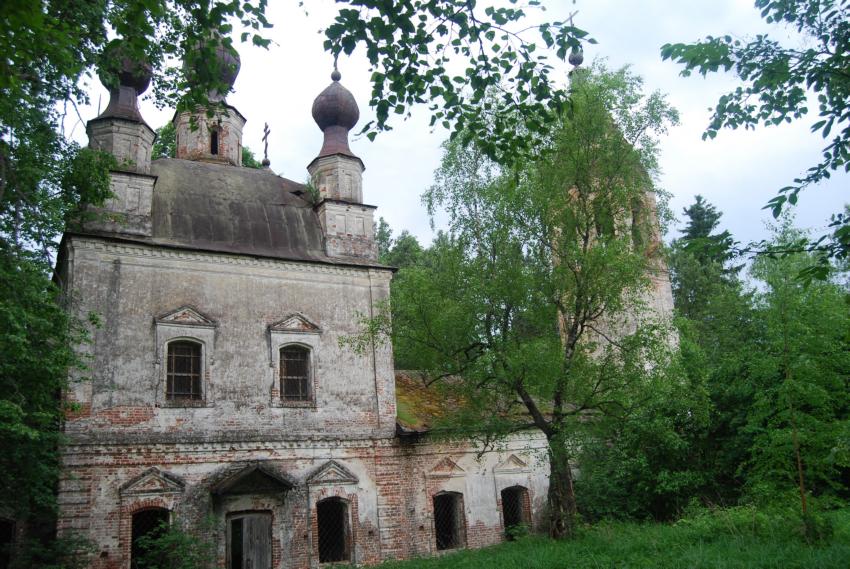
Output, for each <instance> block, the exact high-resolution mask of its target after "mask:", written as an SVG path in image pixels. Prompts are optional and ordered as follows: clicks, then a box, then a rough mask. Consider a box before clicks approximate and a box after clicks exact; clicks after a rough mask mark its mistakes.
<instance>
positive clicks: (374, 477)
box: [59, 433, 548, 569]
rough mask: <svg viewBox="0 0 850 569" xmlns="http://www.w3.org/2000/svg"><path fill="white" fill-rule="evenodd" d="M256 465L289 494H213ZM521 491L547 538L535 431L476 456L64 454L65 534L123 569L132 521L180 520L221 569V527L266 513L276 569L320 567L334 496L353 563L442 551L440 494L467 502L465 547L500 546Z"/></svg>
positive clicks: (256, 446) (153, 448)
mask: <svg viewBox="0 0 850 569" xmlns="http://www.w3.org/2000/svg"><path fill="white" fill-rule="evenodd" d="M258 464H261V465H263V468H264V469H265V470H266V471H268V472H273V473H275V474H276V475H278V476H280V477H281V478H282V479H285V480H287V481H289V482H290V483H291V484H292V488H291V489H289V490H287V491H281V492H272V493H269V492H261V493H257V494H247V495H246V494H238V495H233V496H217V495H216V494H215V488H216V487H217V485H219V484H220V483H221V481H222V480H225V479H227V478H228V477H229V476H231V475H232V474H233V473H238V472H239V471H240V470H244V469H246V468H250V467H251V466H252V465H258ZM517 485H519V486H522V487H524V488H526V489H527V490H528V497H529V503H528V506H529V508H530V510H531V514H532V519H533V522H534V526H535V527H536V529H542V522H543V520H542V518H543V514H544V505H545V501H546V490H547V487H548V465H547V461H546V456H545V440H544V439H543V437H542V436H540V435H538V434H534V433H526V434H523V435H517V436H515V437H513V438H512V439H511V440H509V441H507V442H505V443H503V444H502V445H501V446H500V447H499V448H498V449H496V450H494V451H491V452H488V453H485V454H483V455H482V456H479V455H478V452H477V450H476V449H475V448H473V447H472V446H470V445H468V444H464V443H428V442H418V443H409V442H401V441H399V440H398V439H397V438H390V439H375V440H372V441H364V440H334V441H331V440H325V441H319V440H311V441H292V442H277V443H226V444H213V443H207V444H139V445H132V446H124V445H107V444H104V445H101V444H91V445H70V446H66V447H65V448H64V449H63V476H62V480H61V483H60V493H59V504H60V531H61V532H62V533H65V534H67V533H68V532H71V531H77V532H80V533H82V534H83V535H85V536H86V537H88V538H89V539H90V540H92V541H93V542H94V543H95V545H96V548H97V553H96V555H95V558H94V562H93V564H92V567H93V569H127V568H128V567H129V564H130V543H131V526H132V516H133V513H135V512H138V511H139V510H142V509H145V508H150V507H162V508H166V509H168V510H170V511H171V512H172V514H173V519H174V520H178V521H179V523H182V524H184V525H186V526H188V527H195V528H198V527H203V528H205V529H203V530H202V531H203V532H204V534H205V535H206V536H208V537H210V538H212V539H213V540H214V541H215V543H216V549H217V552H218V558H219V565H220V566H221V567H224V566H225V559H226V557H225V543H226V536H225V527H226V526H225V522H224V520H226V519H227V516H228V515H229V514H231V513H234V512H239V511H248V510H264V511H269V512H271V514H272V536H273V538H272V539H273V541H272V545H273V547H272V561H273V565H272V566H273V567H274V568H275V569H306V568H308V567H317V566H318V526H317V511H316V504H317V503H318V502H319V500H321V499H323V498H326V497H329V496H338V497H340V498H342V499H343V500H345V501H346V502H347V503H348V504H349V508H350V518H351V545H352V549H351V551H352V561H353V562H355V563H363V564H374V563H377V562H379V561H381V560H385V559H405V558H411V557H416V556H429V555H433V554H435V553H437V552H436V542H435V535H434V533H435V532H434V511H433V497H434V495H436V494H439V493H441V492H447V491H449V492H459V493H461V494H463V505H464V541H465V546H466V547H482V546H486V545H490V544H493V543H497V542H499V541H501V540H502V539H503V536H504V524H503V520H502V512H501V507H502V504H501V503H500V492H501V490H503V489H504V488H507V487H510V486H517ZM211 515H212V516H213V517H212V518H210V516H211ZM205 519H211V520H212V522H211V524H212V525H207V526H204V523H205V522H204V520H205ZM207 523H209V522H207Z"/></svg>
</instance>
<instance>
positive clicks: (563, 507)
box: [548, 437, 576, 539]
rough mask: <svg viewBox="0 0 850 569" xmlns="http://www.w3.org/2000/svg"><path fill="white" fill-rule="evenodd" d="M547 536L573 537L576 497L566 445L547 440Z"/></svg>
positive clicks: (558, 440)
mask: <svg viewBox="0 0 850 569" xmlns="http://www.w3.org/2000/svg"><path fill="white" fill-rule="evenodd" d="M548 506H549V536H550V537H552V538H553V539H566V538H570V537H573V532H574V530H575V518H576V496H575V491H574V490H573V472H572V467H571V465H570V456H569V451H568V450H567V447H566V443H565V442H564V441H563V440H561V439H560V437H555V438H552V439H549V495H548Z"/></svg>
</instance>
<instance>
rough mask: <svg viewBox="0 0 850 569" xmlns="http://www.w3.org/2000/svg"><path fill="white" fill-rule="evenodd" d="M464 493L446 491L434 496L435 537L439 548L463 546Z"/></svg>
mask: <svg viewBox="0 0 850 569" xmlns="http://www.w3.org/2000/svg"><path fill="white" fill-rule="evenodd" d="M463 535H464V516H463V495H462V494H459V493H457V492H445V493H443V494H437V495H436V496H434V537H435V538H436V540H437V549H438V550H442V549H455V548H457V547H463V545H464V543H463V541H464V539H463Z"/></svg>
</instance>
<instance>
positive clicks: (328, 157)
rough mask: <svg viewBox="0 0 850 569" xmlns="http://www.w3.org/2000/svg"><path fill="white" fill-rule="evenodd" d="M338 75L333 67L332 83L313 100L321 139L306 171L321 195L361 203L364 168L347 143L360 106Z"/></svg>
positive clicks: (314, 117)
mask: <svg viewBox="0 0 850 569" xmlns="http://www.w3.org/2000/svg"><path fill="white" fill-rule="evenodd" d="M341 78H342V75H341V74H340V72H339V71H337V70H336V69H334V71H333V73H331V84H330V85H328V86H327V87H326V88H325V90H324V91H322V92H321V93H319V96H318V97H316V100H315V101H313V120H315V121H316V124H317V125H319V128H320V129H321V130H322V133H323V134H324V141H323V143H322V148H321V150H319V155H318V156H316V158H315V159H313V161H312V162H310V165H309V166H307V170H308V171H309V172H310V179H311V181H312V183H313V185H314V186H315V187H316V188H317V189H318V190H319V194H320V195H321V196H322V198H329V199H336V200H342V201H347V202H352V203H362V201H363V170H364V169H365V168H364V166H363V161H362V160H360V158H358V157H357V156H356V155H355V154H354V153H353V152H352V151H351V148H349V146H348V133H349V131H351V129H352V128H354V125H356V124H357V121H358V120H360V109H359V108H358V107H357V101H356V100H355V99H354V95H352V94H351V91H349V90H348V89H346V88H345V87H343V86H342V84H341V83H340V82H339V81H340V79H341Z"/></svg>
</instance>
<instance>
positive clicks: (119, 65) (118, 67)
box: [98, 39, 152, 95]
mask: <svg viewBox="0 0 850 569" xmlns="http://www.w3.org/2000/svg"><path fill="white" fill-rule="evenodd" d="M126 51H127V50H126V47H125V45H124V41H123V40H120V39H115V40H112V41H111V42H109V43H108V44H107V46H106V48H105V49H104V50H103V54H102V55H101V64H100V68H99V69H98V76H99V77H100V81H101V83H103V84H104V86H106V87H107V88H109V89H115V88H118V87H119V86H120V87H132V88H133V89H135V90H136V93H137V94H139V95H141V94H142V93H144V92H145V91H147V89H148V87H149V86H150V84H151V77H152V69H151V66H150V64H149V63H147V62H146V61H139V60H136V59H132V58H130V57H129V56H128V55H126V54H125V52H126ZM116 81H117V84H116Z"/></svg>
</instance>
